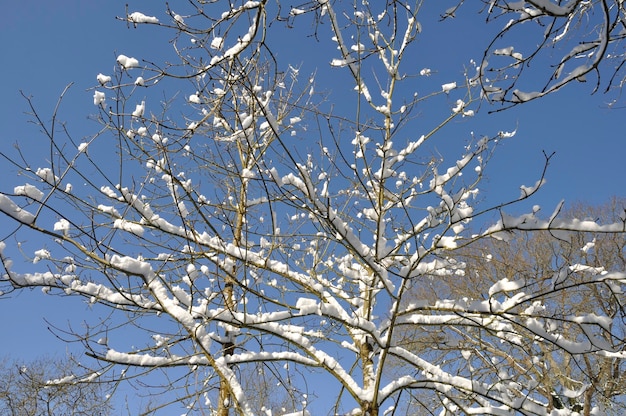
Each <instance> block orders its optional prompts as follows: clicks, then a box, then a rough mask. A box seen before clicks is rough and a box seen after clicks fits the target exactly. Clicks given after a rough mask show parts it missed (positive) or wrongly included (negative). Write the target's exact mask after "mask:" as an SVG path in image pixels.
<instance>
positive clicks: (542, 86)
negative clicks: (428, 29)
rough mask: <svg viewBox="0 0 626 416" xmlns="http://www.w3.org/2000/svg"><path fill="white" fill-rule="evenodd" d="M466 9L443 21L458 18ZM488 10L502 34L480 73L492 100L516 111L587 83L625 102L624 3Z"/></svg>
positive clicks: (486, 4) (535, 2)
mask: <svg viewBox="0 0 626 416" xmlns="http://www.w3.org/2000/svg"><path fill="white" fill-rule="evenodd" d="M463 3H464V1H460V2H459V3H458V4H457V5H456V6H455V7H452V8H450V9H449V10H447V11H446V13H444V14H443V17H444V18H449V17H454V16H455V14H456V13H457V12H459V8H460V6H461V5H462V4H463ZM473 6H475V4H474V5H473ZM482 6H483V9H482V11H483V12H484V13H485V14H486V17H487V21H488V22H491V23H492V24H494V25H498V24H499V25H500V28H501V29H500V30H499V31H498V33H497V35H496V36H494V38H493V40H492V42H491V43H490V44H489V46H488V47H487V48H486V50H485V54H484V56H483V59H482V63H481V65H480V71H479V72H480V76H479V78H480V80H481V83H482V85H483V91H484V93H485V95H486V96H487V97H489V98H490V99H491V100H494V101H500V102H504V103H508V104H511V105H515V104H519V103H522V102H526V101H530V100H534V99H536V98H539V97H543V96H545V95H547V94H550V93H552V92H554V91H557V90H559V89H560V88H562V87H564V86H565V85H567V84H570V83H573V82H587V81H589V82H590V83H592V85H593V91H594V92H595V91H598V90H601V91H603V92H609V91H611V90H616V91H617V93H616V95H617V97H618V98H617V99H614V101H613V103H616V102H617V101H618V100H619V97H620V96H621V89H622V86H623V85H624V82H625V81H626V72H624V70H625V69H626V68H625V65H624V64H625V62H626V61H625V59H624V58H625V57H626V56H625V55H624V33H625V32H624V28H625V23H624V22H625V21H626V8H625V6H624V3H623V2H622V1H613V0H591V1H587V0H573V1H567V2H562V1H550V0H529V1H506V0H495V1H483V2H482ZM467 7H470V6H467ZM461 13H463V12H461ZM494 81H495V82H494Z"/></svg>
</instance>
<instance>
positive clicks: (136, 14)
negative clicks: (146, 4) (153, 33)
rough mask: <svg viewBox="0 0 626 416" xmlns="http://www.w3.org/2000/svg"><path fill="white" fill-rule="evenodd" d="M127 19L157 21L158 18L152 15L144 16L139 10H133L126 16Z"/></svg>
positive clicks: (137, 21)
mask: <svg viewBox="0 0 626 416" xmlns="http://www.w3.org/2000/svg"><path fill="white" fill-rule="evenodd" d="M128 20H129V21H130V22H133V23H155V24H156V23H159V19H157V18H156V17H154V16H146V15H145V14H143V13H141V12H133V13H131V14H130V15H129V16H128Z"/></svg>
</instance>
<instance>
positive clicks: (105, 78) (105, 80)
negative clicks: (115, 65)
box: [96, 74, 111, 85]
mask: <svg viewBox="0 0 626 416" xmlns="http://www.w3.org/2000/svg"><path fill="white" fill-rule="evenodd" d="M96 79H97V80H98V82H99V83H100V85H105V84H107V83H109V82H111V77H110V76H108V75H104V74H98V76H97V77H96Z"/></svg>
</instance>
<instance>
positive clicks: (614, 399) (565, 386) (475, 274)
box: [402, 199, 626, 415]
mask: <svg viewBox="0 0 626 416" xmlns="http://www.w3.org/2000/svg"><path fill="white" fill-rule="evenodd" d="M625 206H626V202H625V201H624V200H623V199H621V200H620V199H613V200H612V201H610V202H609V203H607V204H605V205H603V206H600V207H591V206H588V205H584V204H577V205H576V206H574V207H573V208H571V209H568V210H567V212H566V213H565V215H567V216H577V217H579V218H588V219H590V218H593V220H596V221H597V220H604V221H613V220H616V219H619V218H620V215H623V211H624V207H625ZM562 237H563V236H558V235H557V236H555V235H553V234H552V233H551V232H549V231H541V232H537V233H533V234H528V233H514V234H511V235H510V236H509V238H507V239H506V240H496V239H487V240H481V241H478V242H476V243H474V244H472V245H471V246H469V247H466V248H464V249H462V250H459V251H458V253H457V255H456V256H455V258H456V260H457V261H459V262H463V264H464V265H465V273H464V278H463V279H459V278H458V277H449V278H446V277H444V278H441V277H439V276H434V275H433V276H429V277H428V278H425V279H424V280H423V282H422V284H420V285H416V286H415V287H414V288H413V289H412V290H413V291H414V297H415V298H418V299H432V300H433V301H435V300H436V299H438V298H441V297H445V298H450V299H459V298H466V299H471V300H473V301H476V300H479V301H483V300H488V299H489V295H488V293H489V289H490V288H491V287H494V285H495V284H497V283H498V282H501V281H502V279H508V280H509V281H510V282H514V281H516V282H524V283H523V284H524V285H525V286H526V287H527V289H526V290H527V291H528V292H531V293H534V294H535V295H534V300H533V302H534V303H536V304H537V305H540V307H542V308H547V309H548V310H549V311H550V312H549V313H548V314H546V315H548V316H550V319H548V320H546V324H547V325H548V326H550V327H552V328H560V331H561V332H562V333H568V332H569V333H568V334H567V337H568V338H581V337H582V336H583V335H582V334H580V333H579V332H578V331H580V329H581V328H580V327H576V326H572V325H571V324H569V323H567V317H571V316H576V315H578V316H580V315H589V314H597V315H599V316H607V317H610V318H611V323H610V325H611V329H610V330H611V332H614V333H624V330H625V329H626V327H625V326H624V325H625V321H624V318H625V315H624V309H623V304H624V302H625V301H626V299H625V298H624V295H623V294H622V293H619V292H613V291H611V290H610V288H608V287H607V286H606V285H605V284H597V285H585V284H581V285H579V282H584V274H585V273H591V274H596V275H597V276H601V275H602V274H606V273H610V272H615V271H621V270H624V267H625V266H626V263H625V261H624V249H625V247H626V239H625V237H624V235H623V234H595V233H585V232H579V233H571V234H568V235H567V239H563V238H562ZM542 286H547V287H553V288H558V287H561V286H567V287H568V290H563V291H553V290H550V289H545V288H544V289H542V288H541V287H542ZM531 289H532V290H531ZM402 330H404V331H405V339H404V341H403V342H402V343H403V344H404V345H406V346H411V347H412V348H413V349H414V351H415V352H419V353H420V354H431V355H435V356H437V357H438V360H439V361H440V362H449V363H450V364H449V365H464V366H467V368H468V369H470V368H471V371H472V372H473V374H474V375H475V376H476V377H479V376H478V375H479V374H480V373H482V374H483V375H482V377H489V374H490V373H492V372H493V371H499V372H505V373H506V374H507V377H508V378H509V379H511V380H512V381H514V382H520V379H523V378H532V379H535V380H540V381H541V387H540V389H542V390H543V392H542V395H543V396H544V397H545V398H546V399H547V400H548V401H550V402H551V404H550V408H552V409H563V408H565V407H567V408H569V409H570V410H573V411H574V410H575V411H578V412H579V413H580V414H581V415H589V414H592V410H593V409H594V408H601V409H602V414H615V415H619V414H623V412H624V410H625V409H624V405H623V397H624V394H625V393H626V391H624V388H623V386H624V383H625V380H624V376H623V372H624V371H623V367H624V363H623V361H622V360H620V359H618V358H616V357H612V356H605V355H602V354H600V355H598V354H590V355H589V354H576V353H571V352H569V351H567V350H563V349H561V348H555V346H554V345H553V344H551V343H549V342H542V341H539V340H537V339H535V338H534V337H532V336H530V334H529V336H527V337H525V338H524V339H523V338H520V339H519V340H518V342H514V343H503V342H501V340H500V339H499V337H497V336H496V337H494V334H493V333H492V332H491V331H489V330H488V329H487V328H475V329H474V328H473V329H471V330H463V331H459V330H458V329H457V328H451V330H446V331H441V330H440V328H438V327H436V326H435V327H427V326H421V325H420V326H414V327H411V326H408V327H407V328H406V329H402ZM459 350H460V351H461V354H463V355H464V356H465V357H464V359H463V360H461V362H462V364H459V361H458V357H459V356H460V355H461V354H460V353H459ZM486 351H489V352H490V354H489V355H488V357H489V360H486V357H487V355H486V354H485V352H486ZM470 357H471V358H470ZM494 358H495V360H494ZM415 400H417V398H416V399H415ZM420 400H421V401H424V398H423V397H421V398H420Z"/></svg>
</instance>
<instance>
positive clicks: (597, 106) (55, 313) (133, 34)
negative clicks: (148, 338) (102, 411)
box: [0, 0, 626, 358]
mask: <svg viewBox="0 0 626 416" xmlns="http://www.w3.org/2000/svg"><path fill="white" fill-rule="evenodd" d="M434 3H435V4H437V2H434ZM442 3H450V4H451V3H452V2H442ZM429 4H430V3H429ZM446 7H448V6H441V10H443V9H445V8H446ZM130 8H131V11H133V10H141V11H144V12H145V13H146V14H150V13H152V14H156V15H159V16H163V13H164V2H155V1H150V2H148V1H138V2H133V3H131V5H130ZM124 13H125V2H123V1H106V2H103V1H91V0H90V1H84V0H61V1H55V2H40V1H33V0H29V1H16V2H8V3H7V4H5V5H4V6H3V14H4V18H3V23H2V25H1V26H0V39H2V42H0V51H1V52H0V53H1V56H2V57H3V58H2V59H3V70H2V75H3V76H2V77H0V94H1V96H2V100H1V101H0V123H1V125H2V126H3V128H2V130H1V131H0V147H1V148H2V150H3V151H4V150H6V149H10V148H11V147H12V145H13V143H19V144H20V146H22V147H23V148H24V149H28V152H30V153H31V154H32V155H34V156H35V157H38V158H41V159H42V160H43V159H45V158H46V153H47V147H46V146H45V143H46V141H45V140H44V138H43V137H42V136H41V135H40V133H39V132H38V129H37V127H36V126H34V125H33V124H29V123H28V120H29V117H28V116H27V115H25V112H27V111H28V108H27V103H26V101H25V100H24V99H23V98H22V97H21V95H20V90H22V91H23V92H24V93H25V94H26V95H32V96H33V98H34V103H35V104H36V106H37V107H38V109H39V110H40V111H41V114H42V115H43V116H44V119H46V120H48V119H49V117H50V114H51V112H52V109H53V107H54V105H55V103H56V101H57V99H58V96H59V94H60V93H61V91H62V90H63V89H64V88H65V86H66V85H67V84H69V83H70V82H73V83H74V85H73V86H72V88H71V89H70V91H69V93H68V95H67V97H66V99H65V101H64V103H63V107H62V111H61V119H62V120H64V121H66V122H67V125H68V127H69V129H70V131H71V132H72V134H73V135H74V136H75V138H76V139H77V140H78V141H80V138H82V137H84V136H89V135H90V134H93V133H95V132H96V131H97V130H98V128H99V126H98V125H97V124H96V123H94V122H93V121H90V120H88V116H89V115H90V114H91V113H94V112H95V108H94V107H93V99H92V95H93V92H92V91H88V89H89V88H90V87H93V86H94V85H95V84H96V75H97V74H98V73H99V72H103V73H110V72H112V68H113V66H114V64H115V57H116V56H117V55H118V54H120V53H124V54H126V55H128V56H143V57H146V58H154V59H155V60H158V57H159V54H160V51H161V50H162V49H163V48H169V44H168V43H167V40H168V37H167V34H164V33H163V32H160V31H158V30H157V29H156V28H153V27H141V28H139V29H133V28H127V25H126V24H125V23H124V22H120V21H117V20H116V19H115V16H116V15H123V14H124ZM425 13H426V17H428V19H426V17H425V20H424V21H423V26H424V36H428V38H426V37H425V38H424V39H423V40H419V42H422V43H423V45H422V46H423V49H422V51H423V53H422V55H421V56H415V57H411V58H410V59H412V60H413V59H414V60H415V62H414V65H415V66H416V67H417V68H421V67H431V68H433V69H436V70H437V71H436V72H435V74H434V75H433V77H432V80H431V81H432V82H434V83H435V85H439V84H443V83H445V82H448V81H449V80H450V79H451V78H453V77H455V76H456V77H458V75H459V74H460V71H461V68H462V66H463V65H466V64H468V62H469V59H470V58H472V57H474V58H479V56H477V55H476V54H477V53H478V52H479V50H480V45H481V42H482V44H484V42H486V40H487V35H488V33H489V32H493V28H485V27H483V23H484V18H483V17H478V16H475V15H474V16H468V17H467V18H464V17H460V18H458V19H455V20H452V21H444V22H437V19H436V18H434V16H436V14H434V10H430V9H427V10H425ZM429 13H430V14H429ZM307 29H310V28H307ZM432 39H436V40H437V41H436V42H432ZM283 42H284V45H283V47H284V49H283V50H281V49H279V55H280V54H283V56H285V57H287V58H288V57H289V56H290V53H291V52H290V51H291V50H292V48H299V47H303V45H302V44H300V43H298V44H295V43H294V44H292V43H290V42H295V41H292V40H291V39H290V37H286V38H285V39H284V40H283ZM307 42H309V43H307V45H306V47H308V48H310V49H311V58H312V59H311V61H306V62H294V64H296V65H298V64H301V65H302V68H303V70H305V72H306V70H311V71H313V70H315V68H316V67H319V66H325V65H328V61H327V60H326V59H327V58H326V55H325V56H324V58H322V59H323V60H321V61H320V60H316V59H315V57H316V56H317V55H316V48H318V47H319V46H318V45H316V41H315V40H314V39H312V38H311V39H309V40H308V41H307ZM320 42H322V43H324V42H326V43H329V42H330V41H329V39H327V38H323V37H321V40H320ZM325 60H326V61H325ZM411 65H413V63H411ZM429 82H430V81H429ZM438 83H439V84H438ZM591 84H592V83H587V84H578V85H571V86H568V87H567V88H565V89H563V90H561V91H559V92H558V93H556V94H554V95H552V96H550V97H547V98H544V99H541V100H538V101H534V102H531V103H528V104H525V105H523V106H518V107H516V108H513V109H510V110H507V111H505V112H501V113H497V114H493V115H491V116H488V115H487V111H485V110H488V108H483V109H482V112H481V113H480V114H479V116H477V117H476V118H475V119H474V120H472V121H459V122H458V123H457V122H455V123H457V124H456V126H453V127H451V129H452V131H455V129H456V128H458V129H467V127H466V126H465V125H464V123H473V124H472V128H475V129H482V130H484V133H485V134H487V133H493V132H494V131H497V130H514V129H516V128H517V131H518V134H517V136H516V137H515V138H514V139H512V140H510V141H509V142H508V143H505V144H504V145H503V146H502V147H500V149H499V150H498V152H497V155H496V157H495V158H494V159H493V160H492V162H491V165H490V167H489V172H488V179H487V180H486V181H485V183H484V184H483V185H482V187H483V188H485V192H486V196H487V198H488V199H489V200H491V201H496V200H506V199H510V198H515V197H516V196H518V195H519V186H520V185H531V184H532V183H534V181H535V180H536V179H537V175H539V174H540V172H541V169H542V164H543V161H544V158H543V152H546V153H548V154H550V153H552V152H556V155H555V157H554V158H553V159H552V161H551V165H550V169H549V171H548V176H547V181H548V182H547V185H546V186H545V188H544V189H543V190H542V191H541V192H540V193H539V195H538V196H537V197H536V198H535V199H533V200H532V201H531V202H529V204H530V205H532V204H539V205H541V206H545V207H546V210H549V209H550V207H552V206H554V205H556V204H557V202H558V201H560V200H561V199H565V200H566V201H568V202H576V201H584V202H589V203H591V204H601V203H603V202H605V201H607V200H608V198H610V197H611V196H626V195H625V192H624V185H623V181H624V178H625V177H626V163H624V157H625V155H626V137H625V133H624V132H625V130H626V129H625V127H626V126H625V122H624V120H626V118H625V117H624V111H626V110H624V109H620V108H616V109H608V107H607V105H606V103H607V101H608V98H607V97H605V96H603V95H602V94H596V95H593V96H590V95H589V93H590V91H591V89H592V87H593V86H592V85H591ZM336 88H337V89H338V90H340V89H341V88H342V85H341V84H340V83H338V84H337V86H336ZM426 112H427V110H426ZM0 168H1V169H2V172H3V179H2V181H1V182H0V184H1V185H0V186H1V189H0V191H1V190H10V189H12V187H13V186H14V185H17V184H19V182H20V181H19V179H16V178H15V175H14V173H15V172H14V169H13V167H11V166H9V165H8V164H7V162H6V161H5V160H3V159H1V160H0ZM10 230H11V228H10V226H9V225H8V223H7V221H6V219H4V218H0V239H3V238H5V237H6V236H7V234H8V233H9V232H10ZM11 241H14V240H11V239H9V240H7V243H9V244H10V242H11ZM16 263H18V260H17V259H16ZM87 309H88V307H87V306H86V305H85V304H84V303H83V302H82V301H81V300H80V299H74V300H71V301H69V302H68V299H63V300H59V299H58V298H49V297H45V296H43V295H41V294H40V293H38V292H37V291H34V292H33V293H30V292H26V293H22V294H19V295H15V296H11V297H9V298H7V299H0V315H1V316H3V317H4V319H2V321H1V323H0V331H2V332H3V333H4V334H5V335H4V336H3V337H2V338H3V341H2V342H1V343H0V355H3V354H10V355H11V356H12V357H13V358H28V357H35V356H38V355H41V354H63V353H64V351H65V350H66V348H67V346H66V345H65V344H64V343H63V342H61V341H60V340H57V339H56V338H55V337H54V336H52V335H51V334H50V333H49V332H48V331H47V329H46V327H47V325H48V324H47V323H46V322H45V321H44V320H43V318H46V319H49V320H50V321H51V322H52V323H53V324H56V325H59V326H61V327H63V326H64V325H65V324H66V322H67V321H68V320H70V319H71V321H72V322H73V323H74V324H80V319H75V317H76V316H80V314H82V313H86V311H87ZM73 348H74V347H70V349H73Z"/></svg>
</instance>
